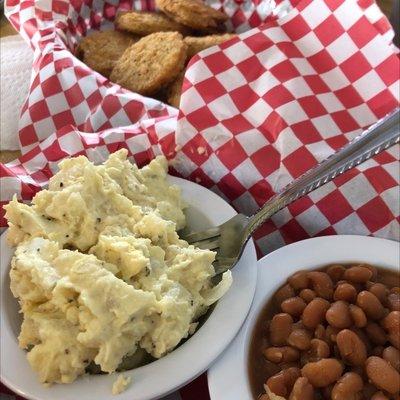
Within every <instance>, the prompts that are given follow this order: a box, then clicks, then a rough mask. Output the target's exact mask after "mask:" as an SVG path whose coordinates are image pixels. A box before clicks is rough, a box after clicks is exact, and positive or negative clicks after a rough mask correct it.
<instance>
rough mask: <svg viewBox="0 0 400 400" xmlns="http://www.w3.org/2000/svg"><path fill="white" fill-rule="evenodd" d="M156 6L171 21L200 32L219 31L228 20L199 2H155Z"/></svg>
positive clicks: (195, 0)
mask: <svg viewBox="0 0 400 400" xmlns="http://www.w3.org/2000/svg"><path fill="white" fill-rule="evenodd" d="M156 5H157V7H158V8H159V9H160V10H161V11H163V12H164V13H165V14H167V15H168V16H169V17H171V18H172V19H173V20H175V21H177V22H179V23H181V24H183V25H186V26H189V27H190V28H193V29H198V30H200V31H210V30H211V31H214V30H219V28H220V27H221V25H222V24H223V23H224V22H225V21H226V20H227V19H228V16H227V15H226V14H225V13H223V12H221V11H217V10H214V9H213V8H211V7H209V6H207V5H206V4H204V3H203V2H202V1H201V0H156Z"/></svg>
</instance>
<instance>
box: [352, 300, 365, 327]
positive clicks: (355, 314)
mask: <svg viewBox="0 0 400 400" xmlns="http://www.w3.org/2000/svg"><path fill="white" fill-rule="evenodd" d="M349 311H350V315H351V318H352V319H353V322H354V325H355V326H356V327H357V328H363V327H364V326H366V325H367V316H366V315H365V313H364V311H363V310H362V309H361V308H360V307H358V306H356V305H354V304H350V305H349Z"/></svg>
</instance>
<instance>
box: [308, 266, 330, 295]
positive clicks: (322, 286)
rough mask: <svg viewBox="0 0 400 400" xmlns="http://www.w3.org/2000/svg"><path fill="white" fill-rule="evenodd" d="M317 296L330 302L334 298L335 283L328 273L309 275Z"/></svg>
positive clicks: (311, 273)
mask: <svg viewBox="0 0 400 400" xmlns="http://www.w3.org/2000/svg"><path fill="white" fill-rule="evenodd" d="M307 276H308V278H309V279H310V280H311V284H312V288H313V289H314V291H315V293H316V294H317V296H319V297H322V298H324V299H328V300H330V299H331V298H332V296H333V282H332V279H331V278H330V276H329V275H328V274H327V273H326V272H320V271H311V272H308V274H307Z"/></svg>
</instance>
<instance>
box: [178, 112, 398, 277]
mask: <svg viewBox="0 0 400 400" xmlns="http://www.w3.org/2000/svg"><path fill="white" fill-rule="evenodd" d="M399 115H400V108H396V109H395V110H394V111H392V112H391V113H390V114H388V115H387V116H385V117H384V118H382V119H381V120H379V121H378V122H376V123H375V124H373V125H372V126H370V127H369V128H368V129H367V130H365V131H364V132H363V133H361V135H359V136H358V137H356V138H355V139H353V140H352V141H351V142H349V143H348V144H347V145H346V146H344V147H343V148H341V149H340V150H338V151H337V152H335V153H334V154H332V155H331V156H330V157H328V158H327V159H325V160H324V161H322V162H321V163H320V164H318V165H317V166H315V167H314V168H312V169H310V170H309V171H307V172H306V173H305V174H304V175H302V176H300V177H299V178H297V179H295V180H294V181H292V182H291V183H290V184H289V185H288V186H286V187H285V188H283V189H282V190H281V191H280V192H279V193H277V194H276V195H274V196H273V197H271V198H270V199H269V200H268V201H267V202H266V203H265V204H264V206H263V207H262V208H260V209H259V210H258V211H257V212H256V213H255V214H254V215H252V216H250V217H248V216H246V215H243V214H238V215H236V216H235V217H233V218H231V219H230V220H228V221H226V222H225V223H223V224H222V225H220V226H217V227H215V228H211V229H208V230H205V231H202V232H195V233H190V234H187V235H186V236H185V237H183V239H185V240H186V241H187V242H189V243H190V244H193V245H194V246H197V247H200V248H202V249H210V250H215V251H217V256H216V261H215V263H214V266H215V270H216V273H217V274H220V273H222V272H224V271H226V270H227V269H230V268H232V267H233V266H234V265H235V264H236V263H237V262H238V260H239V258H240V256H241V254H242V252H243V249H244V247H245V245H246V243H247V241H248V240H249V239H250V237H251V235H252V233H253V232H254V231H255V230H256V229H257V228H258V227H259V226H260V225H261V224H262V223H263V222H265V221H266V220H267V219H269V218H271V217H272V216H273V215H274V214H276V213H277V212H278V211H279V210H281V209H282V208H284V207H286V206H288V205H289V204H291V203H293V202H294V201H295V200H297V199H299V198H301V197H303V196H305V195H307V194H309V193H310V192H312V191H313V190H315V189H317V188H319V187H321V186H322V185H325V183H327V182H330V181H331V180H332V179H334V178H335V177H337V176H339V175H341V174H343V173H344V172H346V171H348V170H349V169H351V168H354V167H355V166H357V165H359V164H361V163H362V162H364V161H366V160H368V159H370V158H371V157H373V156H375V155H376V154H378V153H380V152H381V151H383V150H385V149H387V148H389V147H390V146H393V145H394V144H396V143H398V142H399V140H400V126H399Z"/></svg>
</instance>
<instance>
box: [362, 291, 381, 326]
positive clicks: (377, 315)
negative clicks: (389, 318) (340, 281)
mask: <svg viewBox="0 0 400 400" xmlns="http://www.w3.org/2000/svg"><path fill="white" fill-rule="evenodd" d="M357 305H358V306H359V307H361V308H362V309H363V311H364V312H365V315H366V316H367V317H368V318H371V319H373V320H376V319H381V318H382V317H383V315H384V310H383V306H382V303H381V302H380V301H379V300H378V298H377V297H376V296H375V295H374V294H373V293H371V292H368V291H367V290H363V291H362V292H360V293H358V295H357Z"/></svg>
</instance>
